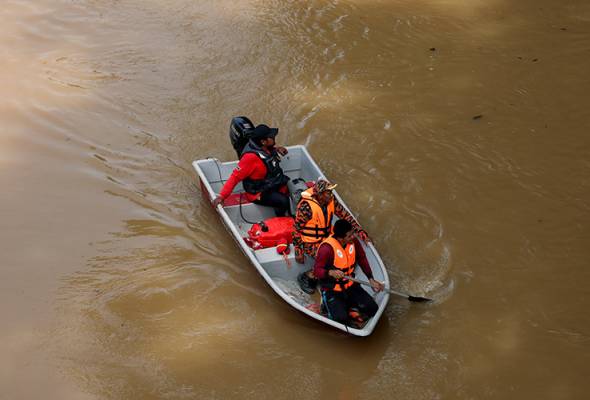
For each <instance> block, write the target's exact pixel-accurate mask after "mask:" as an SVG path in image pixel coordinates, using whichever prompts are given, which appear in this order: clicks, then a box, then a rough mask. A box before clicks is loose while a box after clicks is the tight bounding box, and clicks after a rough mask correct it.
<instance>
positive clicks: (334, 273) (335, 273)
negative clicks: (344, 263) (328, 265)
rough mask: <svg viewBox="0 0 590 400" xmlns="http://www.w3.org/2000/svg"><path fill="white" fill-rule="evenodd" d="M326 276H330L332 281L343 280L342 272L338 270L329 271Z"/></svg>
mask: <svg viewBox="0 0 590 400" xmlns="http://www.w3.org/2000/svg"><path fill="white" fill-rule="evenodd" d="M328 275H330V276H331V277H332V278H334V279H342V278H344V272H342V271H341V270H339V269H331V270H329V271H328Z"/></svg>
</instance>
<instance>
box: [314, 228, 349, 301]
mask: <svg viewBox="0 0 590 400" xmlns="http://www.w3.org/2000/svg"><path fill="white" fill-rule="evenodd" d="M324 243H327V244H329V245H330V246H332V250H333V251H334V268H337V269H339V270H341V271H342V272H344V275H348V276H352V275H353V274H354V266H355V264H356V253H355V249H354V243H349V244H347V245H346V248H342V245H340V242H338V240H336V239H334V237H332V236H330V237H329V238H327V239H326V240H324V241H323V242H322V244H324ZM353 283H354V282H353V281H349V280H348V279H344V280H341V281H336V283H335V284H334V288H333V289H332V290H334V291H335V292H341V291H343V290H346V289H348V288H349V287H351V286H352V284H353Z"/></svg>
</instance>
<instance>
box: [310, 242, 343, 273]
mask: <svg viewBox="0 0 590 400" xmlns="http://www.w3.org/2000/svg"><path fill="white" fill-rule="evenodd" d="M333 264H334V250H332V246H330V245H329V244H327V243H323V244H321V245H320V248H319V249H318V253H317V255H316V258H315V264H314V265H313V274H314V276H315V277H316V278H318V279H326V278H327V277H328V276H330V275H329V273H330V271H333V270H330V269H329V267H331V266H332V265H333ZM340 272H341V271H340Z"/></svg>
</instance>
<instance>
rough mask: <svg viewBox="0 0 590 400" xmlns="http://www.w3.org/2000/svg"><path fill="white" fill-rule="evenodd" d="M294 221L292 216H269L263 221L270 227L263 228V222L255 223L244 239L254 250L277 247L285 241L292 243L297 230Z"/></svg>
mask: <svg viewBox="0 0 590 400" xmlns="http://www.w3.org/2000/svg"><path fill="white" fill-rule="evenodd" d="M294 223H295V220H294V219H293V218H292V217H274V218H269V219H267V220H266V221H264V222H263V224H264V226H265V227H266V228H268V229H263V226H262V224H254V225H252V228H250V230H249V231H248V237H245V238H244V241H245V242H246V243H247V244H248V246H250V247H251V248H253V249H254V250H257V249H264V248H267V247H275V246H277V245H279V244H280V243H285V242H286V243H291V242H292V241H293V231H294V230H295V226H294Z"/></svg>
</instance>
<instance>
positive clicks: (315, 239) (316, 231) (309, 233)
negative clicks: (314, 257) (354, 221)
mask: <svg viewBox="0 0 590 400" xmlns="http://www.w3.org/2000/svg"><path fill="white" fill-rule="evenodd" d="M313 194H314V188H313V187H311V188H309V189H307V190H306V191H305V192H302V193H301V201H306V202H307V204H309V206H310V207H311V212H312V215H311V218H310V219H309V221H307V223H306V224H305V226H304V227H303V228H302V229H301V231H300V232H299V233H300V234H301V240H302V241H304V242H305V243H321V242H322V241H323V240H324V239H326V238H327V237H328V236H330V234H331V233H332V232H331V231H332V216H333V215H334V199H332V201H330V203H329V204H328V205H327V206H326V214H325V215H324V211H323V210H322V206H320V205H319V203H318V202H317V200H316V199H314V198H313V197H312V196H313Z"/></svg>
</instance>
